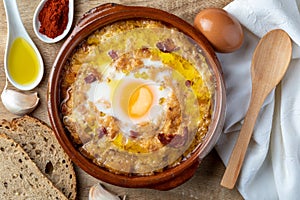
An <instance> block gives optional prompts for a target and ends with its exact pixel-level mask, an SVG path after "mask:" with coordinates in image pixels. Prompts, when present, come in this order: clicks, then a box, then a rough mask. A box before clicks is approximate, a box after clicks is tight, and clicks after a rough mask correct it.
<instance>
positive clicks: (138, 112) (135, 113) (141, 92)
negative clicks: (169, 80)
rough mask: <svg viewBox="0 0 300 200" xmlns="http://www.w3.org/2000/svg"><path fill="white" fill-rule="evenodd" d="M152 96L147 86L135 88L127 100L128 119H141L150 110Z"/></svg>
mask: <svg viewBox="0 0 300 200" xmlns="http://www.w3.org/2000/svg"><path fill="white" fill-rule="evenodd" d="M152 102H153V95H152V92H151V90H150V88H148V87H147V86H142V87H139V88H137V89H136V90H135V91H134V92H133V93H132V95H131V96H130V98H129V103H128V104H129V105H128V115H129V117H130V118H141V117H143V116H144V115H145V114H146V113H147V112H148V111H149V109H150V107H151V105H152Z"/></svg>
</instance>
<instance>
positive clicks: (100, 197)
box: [89, 184, 125, 200]
mask: <svg viewBox="0 0 300 200" xmlns="http://www.w3.org/2000/svg"><path fill="white" fill-rule="evenodd" d="M89 200H120V198H119V197H118V196H117V195H114V194H112V193H110V192H108V191H107V190H105V189H104V188H103V187H102V186H101V185H100V184H96V185H94V186H92V187H91V189H90V192H89ZM123 200H125V198H123Z"/></svg>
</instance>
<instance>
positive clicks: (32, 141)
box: [0, 116, 76, 199]
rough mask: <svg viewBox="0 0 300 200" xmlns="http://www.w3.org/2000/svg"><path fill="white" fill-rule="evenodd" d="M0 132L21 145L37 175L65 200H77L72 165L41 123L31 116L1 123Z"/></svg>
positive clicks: (52, 134)
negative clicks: (37, 169) (49, 183)
mask: <svg viewBox="0 0 300 200" xmlns="http://www.w3.org/2000/svg"><path fill="white" fill-rule="evenodd" d="M0 132H1V133H5V134H6V135H7V136H8V137H10V138H12V139H13V140H14V141H16V142H17V143H19V144H20V146H21V147H22V148H23V149H24V151H25V152H26V153H27V154H28V155H29V157H30V158H31V160H33V161H34V162H35V164H36V165H37V166H38V168H39V169H40V171H41V172H42V173H43V174H44V175H45V176H46V177H47V178H48V179H49V180H51V181H52V183H53V184H54V186H55V187H57V188H58V189H59V190H60V191H61V192H62V193H63V194H64V195H65V196H66V197H67V198H68V199H75V198H76V175H75V172H74V168H73V164H72V162H71V160H70V158H69V157H68V155H67V154H66V153H65V152H64V151H63V149H62V148H61V146H60V145H59V143H58V141H57V140H56V138H55V135H54V132H53V131H52V129H51V128H49V127H48V126H47V125H46V124H45V123H44V122H42V121H40V120H38V119H35V118H33V117H30V116H24V117H20V118H16V119H13V120H12V122H8V121H6V120H2V121H1V122H0Z"/></svg>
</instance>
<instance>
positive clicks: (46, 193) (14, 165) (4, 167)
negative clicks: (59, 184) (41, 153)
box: [0, 133, 67, 200]
mask: <svg viewBox="0 0 300 200" xmlns="http://www.w3.org/2000/svg"><path fill="white" fill-rule="evenodd" d="M0 160H1V164H0V197H1V199H41V200H42V199H57V200H64V199H67V198H66V197H65V196H64V194H63V193H61V192H60V191H59V190H58V189H57V188H56V187H55V186H54V185H53V184H52V183H51V182H50V181H49V180H48V179H47V178H46V177H45V176H44V175H43V174H42V173H41V171H40V170H39V169H38V167H37V166H36V165H35V163H34V162H33V161H32V160H31V159H30V158H29V156H28V154H27V153H26V152H25V151H24V150H23V149H22V148H21V147H20V145H19V144H18V143H16V142H15V141H14V140H12V139H10V138H8V137H7V136H6V135H5V134H1V133H0Z"/></svg>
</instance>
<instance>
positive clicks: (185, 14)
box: [0, 0, 242, 200]
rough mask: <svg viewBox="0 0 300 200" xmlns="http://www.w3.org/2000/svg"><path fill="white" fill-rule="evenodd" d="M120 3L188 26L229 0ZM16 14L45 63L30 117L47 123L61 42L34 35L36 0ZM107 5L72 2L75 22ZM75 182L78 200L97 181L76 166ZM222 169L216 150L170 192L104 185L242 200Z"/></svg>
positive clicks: (144, 193)
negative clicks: (48, 95)
mask: <svg viewBox="0 0 300 200" xmlns="http://www.w3.org/2000/svg"><path fill="white" fill-rule="evenodd" d="M109 2H115V3H121V4H124V5H143V6H151V7H156V8H160V9H163V10H166V11H168V12H170V13H173V14H176V15H178V16H179V17H181V18H183V19H184V20H186V21H188V22H189V23H192V22H193V18H194V16H195V14H196V13H197V12H199V11H200V10H202V9H204V8H207V7H223V6H225V5H226V4H228V3H229V2H231V0H152V1H151V0H117V1H115V0H114V1H109ZM17 3H18V7H19V12H20V15H21V18H22V21H23V23H24V26H25V28H26V29H27V31H28V33H29V35H30V36H31V38H32V39H33V41H34V42H35V44H36V45H37V47H38V49H39V50H40V52H41V54H42V57H43V59H44V64H45V74H44V78H43V80H42V82H41V84H40V85H39V86H38V88H36V89H35V91H38V92H39V96H40V98H41V101H40V105H39V106H38V108H37V109H36V110H35V111H34V112H33V113H32V114H31V115H32V116H34V117H37V118H39V119H41V120H43V121H45V122H46V123H48V124H49V119H48V114H47V103H46V93H47V81H48V76H49V71H50V69H51V67H52V64H53V62H54V59H55V57H56V54H57V52H58V50H59V48H60V46H61V45H62V43H63V41H62V42H59V43H56V44H46V43H43V42H42V41H40V40H39V39H38V38H37V37H36V35H35V34H34V31H33V28H32V18H33V13H34V10H35V8H36V6H37V5H38V3H39V0H30V1H28V0H26V1H25V0H17ZM103 3H107V1H101V0H89V1H88V0H75V18H74V23H76V22H77V21H78V19H79V18H80V16H82V14H83V13H85V12H86V11H88V10H89V9H91V8H93V7H95V6H97V5H100V4H103ZM0 19H1V23H0V88H1V90H2V88H3V87H4V84H5V73H4V67H3V66H4V61H3V59H4V50H5V46H6V37H7V27H6V17H5V12H4V6H3V1H1V2H0ZM14 117H16V116H14V115H12V114H10V113H9V112H8V111H6V110H5V108H4V107H3V105H2V103H1V104H0V118H5V119H8V120H11V119H12V118H14ZM75 169H76V173H77V179H78V199H80V200H81V199H88V192H89V188H90V187H91V186H92V185H94V184H96V183H98V182H99V180H96V179H95V178H93V177H91V176H89V175H88V174H86V173H85V172H84V171H82V170H81V169H79V168H78V167H77V166H75ZM224 170H225V167H224V165H223V164H222V162H221V160H220V158H219V157H218V155H217V153H216V152H215V150H213V151H212V152H211V153H210V154H209V155H208V156H207V157H206V158H205V159H204V160H203V161H202V163H201V165H200V166H199V169H198V170H197V172H196V174H195V175H194V176H193V178H192V179H190V180H189V181H188V182H186V183H184V184H183V185H181V186H179V187H177V188H175V189H173V190H170V191H156V190H150V189H128V188H120V187H116V186H112V185H109V184H106V183H103V184H104V186H105V187H106V188H107V189H109V190H110V191H112V192H114V193H116V194H118V195H121V196H123V195H126V199H127V200H134V199H136V200H137V199H138V200H142V199H147V200H154V199H164V200H168V199H172V200H176V199H185V200H188V199H214V200H216V199H226V200H227V199H242V197H241V195H240V194H239V193H238V191H237V190H236V189H234V190H227V189H225V188H222V187H221V186H220V181H221V178H222V175H223V173H224Z"/></svg>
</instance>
